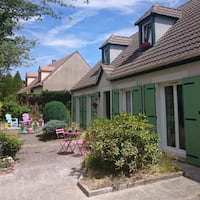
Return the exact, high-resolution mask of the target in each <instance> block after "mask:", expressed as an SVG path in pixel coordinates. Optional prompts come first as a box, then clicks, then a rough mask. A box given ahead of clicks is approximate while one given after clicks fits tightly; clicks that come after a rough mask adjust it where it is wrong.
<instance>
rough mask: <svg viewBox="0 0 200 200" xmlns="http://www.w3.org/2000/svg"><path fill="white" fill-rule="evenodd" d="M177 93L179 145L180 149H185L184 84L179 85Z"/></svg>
mask: <svg viewBox="0 0 200 200" xmlns="http://www.w3.org/2000/svg"><path fill="white" fill-rule="evenodd" d="M177 95H178V119H179V145H180V149H185V132H184V112H183V87H182V85H178V86H177Z"/></svg>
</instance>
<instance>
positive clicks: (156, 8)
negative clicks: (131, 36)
mask: <svg viewBox="0 0 200 200" xmlns="http://www.w3.org/2000/svg"><path fill="white" fill-rule="evenodd" d="M152 13H154V14H159V15H164V16H168V17H173V18H178V19H179V18H181V15H182V12H181V10H180V9H176V8H169V7H164V6H160V5H153V6H152V7H151V8H150V9H149V10H148V11H147V12H145V14H144V15H143V16H142V17H140V18H139V19H138V20H137V21H136V22H135V25H138V24H139V23H140V22H142V21H143V20H144V19H146V18H147V17H149V16H150V15H151V14H152Z"/></svg>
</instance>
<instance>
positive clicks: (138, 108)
mask: <svg viewBox="0 0 200 200" xmlns="http://www.w3.org/2000/svg"><path fill="white" fill-rule="evenodd" d="M132 105H133V106H132V108H133V115H137V114H138V113H142V86H135V87H134V88H133V90H132Z"/></svg>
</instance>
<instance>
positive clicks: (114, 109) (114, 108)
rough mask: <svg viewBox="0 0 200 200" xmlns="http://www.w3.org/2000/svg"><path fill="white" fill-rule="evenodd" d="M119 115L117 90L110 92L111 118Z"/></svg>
mask: <svg viewBox="0 0 200 200" xmlns="http://www.w3.org/2000/svg"><path fill="white" fill-rule="evenodd" d="M118 114H119V90H118V89H116V90H113V91H112V117H114V116H115V115H118Z"/></svg>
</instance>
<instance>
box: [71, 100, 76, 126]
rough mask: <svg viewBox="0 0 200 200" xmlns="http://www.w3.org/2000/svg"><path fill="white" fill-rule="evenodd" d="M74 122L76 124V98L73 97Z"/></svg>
mask: <svg viewBox="0 0 200 200" xmlns="http://www.w3.org/2000/svg"><path fill="white" fill-rule="evenodd" d="M72 120H73V122H76V97H72Z"/></svg>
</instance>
